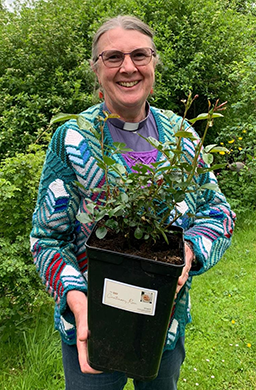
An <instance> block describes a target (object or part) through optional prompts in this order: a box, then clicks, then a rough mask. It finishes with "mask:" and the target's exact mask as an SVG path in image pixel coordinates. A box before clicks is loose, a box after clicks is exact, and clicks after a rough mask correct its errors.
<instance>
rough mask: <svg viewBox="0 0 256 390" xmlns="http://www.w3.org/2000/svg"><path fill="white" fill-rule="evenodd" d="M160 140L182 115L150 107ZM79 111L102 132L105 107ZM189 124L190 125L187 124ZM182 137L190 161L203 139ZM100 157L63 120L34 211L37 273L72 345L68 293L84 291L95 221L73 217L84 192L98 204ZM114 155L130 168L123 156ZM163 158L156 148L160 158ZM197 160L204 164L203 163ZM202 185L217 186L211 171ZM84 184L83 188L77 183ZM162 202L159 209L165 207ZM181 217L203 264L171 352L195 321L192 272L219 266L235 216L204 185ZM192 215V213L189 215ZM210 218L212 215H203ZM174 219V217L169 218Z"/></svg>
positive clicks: (90, 139) (182, 299)
mask: <svg viewBox="0 0 256 390" xmlns="http://www.w3.org/2000/svg"><path fill="white" fill-rule="evenodd" d="M151 111H152V113H153V115H154V118H155V121H156V125H157V128H158V132H159V140H160V141H161V142H165V141H174V134H175V132H176V131H177V130H178V128H179V124H180V121H181V118H180V117H178V116H177V115H175V114H174V113H172V112H171V111H168V112H162V111H161V110H158V109H156V108H153V107H151ZM82 115H83V116H84V117H85V118H86V120H87V121H89V122H90V123H91V124H92V125H93V127H94V129H95V130H98V127H99V122H98V116H99V115H101V116H102V115H103V112H102V104H101V105H96V106H93V107H91V108H89V109H88V110H86V111H85V112H83V113H82ZM186 126H188V124H186ZM104 133H105V142H107V143H108V144H110V145H111V144H112V139H111V136H110V132H109V130H108V127H107V125H105V129H104ZM195 136H196V137H197V140H196V141H193V142H192V141H191V140H189V139H184V140H183V145H182V147H183V150H184V151H185V159H186V161H188V162H190V161H191V160H192V158H193V155H194V153H195V145H196V143H198V142H199V141H198V136H197V134H196V133H195ZM95 157H98V158H100V157H101V150H100V145H99V143H98V141H97V139H96V138H95V137H94V136H93V134H92V133H90V131H88V130H81V129H79V128H78V126H77V124H76V121H72V120H71V121H69V122H66V123H65V124H64V125H63V126H61V127H59V128H58V129H57V130H56V132H55V134H54V135H53V138H52V140H51V143H50V145H49V148H48V151H47V155H46V161H45V164H44V168H43V172H42V176H41V181H40V186H39V195H38V201H37V206H36V209H35V212H34V214H33V230H32V232H31V251H32V254H33V257H34V261H35V264H36V267H37V270H38V272H39V274H40V276H41V278H42V280H43V283H44V284H45V286H46V289H47V291H48V292H49V294H50V295H51V296H52V297H54V299H55V302H56V307H55V326H56V328H57V329H58V330H59V331H60V333H61V335H62V338H63V340H64V341H65V342H67V343H69V344H74V343H75V342H76V330H75V325H74V317H73V314H72V313H71V311H70V310H69V308H68V306H67V302H66V295H67V292H68V291H70V290H73V289H76V290H80V291H83V292H85V293H86V292H87V280H86V277H87V256H86V249H85V245H84V243H85V241H86V239H87V238H88V235H89V234H90V232H91V229H92V226H90V225H84V224H80V223H79V222H78V221H77V219H76V215H77V214H78V213H79V212H86V211H87V204H86V200H85V195H86V197H90V198H91V199H92V200H94V201H97V200H98V199H99V195H97V194H95V193H94V194H92V192H91V191H90V189H91V188H95V187H101V186H102V185H103V184H104V174H103V172H102V170H101V169H100V168H99V167H98V165H97V163H96V159H95ZM115 159H116V160H117V161H118V162H119V163H122V164H124V165H125V166H126V168H127V170H128V171H129V170H130V168H129V167H128V165H127V164H126V162H125V160H124V158H123V157H122V156H121V155H117V156H116V157H115ZM160 159H161V154H160V153H159V152H158V155H157V161H159V160H160ZM200 164H202V165H203V164H204V163H203V161H200ZM198 180H199V183H200V184H201V185H202V184H204V183H216V178H215V176H214V175H213V174H212V173H206V174H203V175H201V176H200V177H199V179H198ZM76 182H80V183H81V184H82V185H83V186H84V189H83V188H82V189H81V188H80V186H77V184H76ZM163 207H164V205H162V206H161V207H159V212H160V210H161V211H162V210H163ZM179 210H180V211H181V212H182V217H181V218H180V219H179V220H178V221H177V222H176V224H177V225H179V226H182V227H183V228H184V230H185V239H186V240H189V241H191V242H192V243H193V246H194V251H195V253H196V257H197V260H198V262H199V264H200V268H199V270H197V271H192V272H191V273H190V277H189V279H188V281H187V283H186V286H185V288H184V289H182V290H181V292H180V293H179V295H178V297H177V300H176V305H175V310H174V313H173V319H172V322H171V324H170V329H169V332H168V336H167V340H166V348H168V349H172V348H174V346H175V343H176V340H177V339H178V337H179V336H182V335H184V331H185V326H186V324H187V322H189V321H190V320H191V319H190V313H189V289H190V285H191V281H192V276H193V275H196V274H201V273H203V272H205V271H206V270H208V269H209V268H211V267H212V266H213V265H215V264H216V263H217V262H218V261H219V259H220V258H221V257H222V255H223V253H224V252H225V250H226V249H227V248H228V247H229V245H230V240H231V235H232V231H233V227H234V219H235V215H234V214H233V213H232V211H231V210H230V207H229V204H228V203H227V202H226V199H225V197H224V196H223V194H222V193H221V192H215V191H212V190H206V191H204V192H201V193H200V192H199V193H197V194H189V195H187V197H186V199H185V200H184V201H183V202H181V203H180V204H179ZM191 214H194V215H195V217H193V218H192V217H191ZM202 217H207V218H202ZM170 218H172V215H171V216H170Z"/></svg>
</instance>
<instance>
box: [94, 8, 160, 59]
mask: <svg viewBox="0 0 256 390" xmlns="http://www.w3.org/2000/svg"><path fill="white" fill-rule="evenodd" d="M117 27H121V28H123V29H124V30H136V31H139V32H140V33H142V34H144V35H146V36H148V37H149V38H150V39H151V42H152V49H153V50H154V51H155V53H156V46H155V44H154V41H153V37H154V32H153V30H151V28H150V27H149V26H148V25H147V24H146V23H144V22H142V20H140V19H138V18H137V17H135V16H129V15H118V16H117V17H115V18H112V19H108V20H107V21H106V22H105V23H103V24H102V25H101V27H100V28H99V29H98V31H97V32H96V34H95V35H94V38H93V41H92V60H91V64H92V65H93V66H95V63H96V62H97V59H98V42H99V39H100V37H101V36H102V35H103V34H104V33H106V32H107V31H109V30H113V29H114V28H117Z"/></svg>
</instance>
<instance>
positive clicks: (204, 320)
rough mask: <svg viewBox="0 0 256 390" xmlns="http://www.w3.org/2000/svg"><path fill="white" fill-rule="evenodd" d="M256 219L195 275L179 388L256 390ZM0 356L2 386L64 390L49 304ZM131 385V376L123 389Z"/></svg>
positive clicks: (246, 223) (3, 388)
mask: <svg viewBox="0 0 256 390" xmlns="http://www.w3.org/2000/svg"><path fill="white" fill-rule="evenodd" d="M255 217H256V215H254V216H251V218H250V219H247V220H246V219H245V220H244V221H243V223H242V224H241V223H240V226H238V228H237V229H236V232H235V234H234V238H233V243H232V246H231V248H230V249H229V250H228V251H227V253H226V254H225V256H224V257H223V259H222V261H221V262H220V263H219V264H218V265H217V266H215V267H214V268H213V269H212V270H210V271H208V272H207V273H206V274H204V275H201V276H200V277H195V278H194V281H193V286H192V287H193V288H192V291H191V300H192V317H193V322H192V324H190V325H189V326H188V327H187V332H186V353H187V356H186V360H185V363H184V364H183V366H182V369H181V376H180V381H179V386H178V388H179V390H193V389H194V388H195V389H203V390H208V389H209V390H211V389H214V390H226V389H229V390H230V389H234V390H249V389H250V390H251V389H255V388H256V366H255V359H256V332H255V328H256V305H255V302H256V293H255V290H256V289H255V260H256V230H255V227H254V224H253V223H252V221H253V220H254V219H255ZM0 355H1V360H0V390H52V389H54V390H60V389H61V390H63V388H64V375H63V370H62V363H61V351H60V342H59V337H58V334H57V332H56V331H54V329H53V325H52V308H51V307H49V308H46V310H44V311H43V312H41V313H40V314H39V315H38V316H37V317H36V318H35V319H34V323H31V326H30V327H29V329H27V330H25V331H24V332H23V333H17V334H15V335H13V336H12V338H11V339H10V340H9V341H8V342H5V343H1V344H0ZM132 389H133V386H132V381H131V380H129V382H128V384H127V385H126V388H125V390H132Z"/></svg>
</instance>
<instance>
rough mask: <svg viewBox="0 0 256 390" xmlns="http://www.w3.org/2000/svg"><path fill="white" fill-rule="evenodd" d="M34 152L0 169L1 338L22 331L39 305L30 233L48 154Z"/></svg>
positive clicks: (38, 284) (38, 281)
mask: <svg viewBox="0 0 256 390" xmlns="http://www.w3.org/2000/svg"><path fill="white" fill-rule="evenodd" d="M34 150H35V151H34V152H33V151H31V152H30V153H28V154H22V153H19V154H17V155H16V156H15V157H12V158H7V159H5V160H4V161H3V162H2V163H1V166H0V337H1V336H2V337H3V336H5V337H7V336H8V335H10V334H11V333H12V332H14V331H16V330H17V331H18V330H21V329H22V324H23V323H24V322H25V321H26V320H28V319H29V316H30V313H31V310H32V307H33V305H35V304H36V303H37V302H38V304H40V300H39V296H40V294H41V291H42V286H41V281H40V279H39V277H38V275H37V273H36V270H35V267H34V265H33V261H32V256H31V254H30V250H29V232H30V231H31V218H32V213H33V210H34V207H35V202H36V197H37V189H38V184H39V177H40V172H41V169H42V165H43V160H44V155H45V153H44V152H43V151H42V150H41V148H39V147H38V148H35V147H34Z"/></svg>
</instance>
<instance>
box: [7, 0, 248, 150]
mask: <svg viewBox="0 0 256 390" xmlns="http://www.w3.org/2000/svg"><path fill="white" fill-rule="evenodd" d="M238 3H239V4H238ZM240 3H241V4H240ZM242 3H243V4H242ZM246 3H247V5H246V7H247V9H253V6H251V7H250V3H248V2H246ZM17 4H19V3H17ZM29 4H30V5H31V7H27V6H26V3H25V5H20V6H18V8H17V11H16V12H14V13H13V12H8V11H2V14H1V21H0V129H1V132H0V155H1V158H3V157H4V156H13V155H14V154H15V152H17V151H19V152H25V151H26V148H27V146H28V145H29V144H30V143H31V142H33V141H34V140H35V139H36V138H37V137H38V134H40V133H41V132H42V131H45V130H46V129H47V126H48V123H49V120H50V118H51V116H52V115H54V114H56V113H57V112H61V111H62V112H80V111H82V110H84V109H85V108H87V107H88V106H90V105H92V104H93V103H94V102H96V101H97V99H98V98H97V97H96V96H95V95H94V93H93V91H94V89H95V79H94V75H93V72H91V70H90V65H89V62H88V59H89V58H90V51H91V41H92V37H93V35H94V33H95V31H96V30H97V28H98V27H99V25H100V24H101V23H102V21H103V20H105V19H106V18H107V17H112V16H116V15H117V14H133V15H136V16H138V17H140V18H142V19H143V20H144V21H145V22H146V23H148V24H149V25H150V26H151V27H152V28H153V29H154V30H155V32H156V37H155V42H156V45H157V48H158V51H159V54H160V57H161V62H162V65H160V66H159V67H158V69H157V72H156V85H155V92H154V95H153V97H152V98H151V102H152V104H154V105H157V106H158V107H161V108H163V109H170V108H171V109H172V110H174V111H175V112H177V113H181V112H182V105H181V103H180V100H181V99H182V98H184V96H186V95H187V94H188V91H189V90H194V91H197V92H198V94H199V99H198V100H197V102H196V104H195V105H194V108H193V110H194V112H193V114H192V115H193V116H196V115H197V114H198V113H199V112H202V111H203V105H204V102H205V99H207V98H209V99H210V100H211V101H214V100H215V99H216V98H217V96H218V97H219V98H220V100H222V101H224V100H229V104H230V107H231V105H232V104H233V103H235V102H237V101H238V100H240V98H241V100H242V101H244V102H245V100H244V99H245V96H242V95H241V94H242V91H241V89H240V88H239V84H237V83H234V82H233V80H232V78H231V75H232V74H233V73H234V69H236V68H238V67H240V69H241V71H242V70H243V67H244V58H245V55H246V51H249V48H250V46H251V47H252V48H253V47H254V46H255V37H254V33H253V23H254V16H253V14H252V13H249V12H247V13H243V12H241V9H242V8H243V7H245V2H237V1H233V2H227V1H224V0H223V1H220V2H216V1H213V0H208V1H207V2H205V1H203V0H199V1H198V0H192V1H188V0H182V1H180V0H179V1H178V0H171V1H168V2H166V1H165V0H155V1H152V0H144V1H142V0H139V1H135V0H131V1H130V0H121V1H120V0H103V1H100V2H99V1H96V0H87V1H82V2H81V1H78V0H68V1H63V0H51V1H48V2H45V1H43V0H37V1H31V2H29ZM170 10H171V11H170ZM241 31H243V34H241ZM248 42H249V45H248ZM252 71H253V69H252ZM254 73H255V72H254ZM246 112H248V109H247V108H246ZM226 118H227V119H225V121H223V122H222V123H223V124H221V125H220V126H222V127H224V126H225V124H227V125H229V123H230V122H232V120H233V115H232V111H230V115H227V116H226ZM199 130H200V128H199ZM216 131H217V130H216ZM212 137H213V138H214V134H212Z"/></svg>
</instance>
